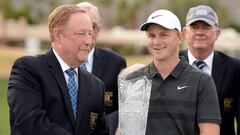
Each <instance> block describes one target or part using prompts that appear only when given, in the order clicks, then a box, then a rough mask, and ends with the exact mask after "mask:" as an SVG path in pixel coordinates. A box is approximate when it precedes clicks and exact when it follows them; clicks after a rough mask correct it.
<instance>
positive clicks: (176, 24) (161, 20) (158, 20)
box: [140, 9, 181, 32]
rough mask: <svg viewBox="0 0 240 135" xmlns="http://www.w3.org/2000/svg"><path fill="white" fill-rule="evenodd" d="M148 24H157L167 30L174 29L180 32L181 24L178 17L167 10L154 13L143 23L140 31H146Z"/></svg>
mask: <svg viewBox="0 0 240 135" xmlns="http://www.w3.org/2000/svg"><path fill="white" fill-rule="evenodd" d="M150 24H157V25H160V26H162V27H165V28H167V29H176V30H177V31H179V32H181V23H180V21H179V19H178V17H177V16H176V15H175V14H173V13H172V12H171V11H169V10H165V9H160V10H157V11H154V12H153V13H152V14H151V15H150V16H149V17H148V19H147V21H146V22H145V23H143V24H142V25H141V26H140V30H141V31H146V30H147V28H148V26H149V25H150Z"/></svg>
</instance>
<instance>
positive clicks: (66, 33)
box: [57, 12, 93, 67]
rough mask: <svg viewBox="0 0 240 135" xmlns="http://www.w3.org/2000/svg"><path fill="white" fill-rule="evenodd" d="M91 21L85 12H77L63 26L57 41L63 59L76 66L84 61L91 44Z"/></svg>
mask: <svg viewBox="0 0 240 135" xmlns="http://www.w3.org/2000/svg"><path fill="white" fill-rule="evenodd" d="M92 33H93V28H92V23H91V20H90V18H89V17H88V15H87V14H85V13H81V12H77V13H74V14H72V15H71V16H70V18H69V20H68V22H67V23H66V25H65V26H63V28H62V30H61V32H60V34H59V36H58V38H57V39H58V40H59V41H57V42H59V44H58V48H59V52H58V53H60V54H61V56H63V60H65V62H67V63H71V65H74V66H76V67H78V66H79V65H80V64H81V63H82V62H84V61H85V60H86V59H87V57H88V53H89V51H90V46H91V45H92Z"/></svg>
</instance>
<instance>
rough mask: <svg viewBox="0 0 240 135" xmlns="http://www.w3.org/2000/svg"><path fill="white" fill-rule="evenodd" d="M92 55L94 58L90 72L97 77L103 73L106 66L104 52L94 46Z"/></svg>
mask: <svg viewBox="0 0 240 135" xmlns="http://www.w3.org/2000/svg"><path fill="white" fill-rule="evenodd" d="M93 56H94V59H93V68H92V74H94V75H95V76H97V77H98V78H101V77H102V74H103V70H104V68H105V66H106V60H105V58H104V54H103V53H102V52H101V50H100V49H99V48H97V47H96V48H95V51H94V54H93Z"/></svg>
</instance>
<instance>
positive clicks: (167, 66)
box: [153, 57, 180, 80]
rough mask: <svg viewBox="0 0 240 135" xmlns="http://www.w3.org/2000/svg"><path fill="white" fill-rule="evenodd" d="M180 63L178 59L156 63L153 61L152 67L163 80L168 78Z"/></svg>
mask: <svg viewBox="0 0 240 135" xmlns="http://www.w3.org/2000/svg"><path fill="white" fill-rule="evenodd" d="M179 61H180V59H179V57H177V58H174V59H171V60H167V61H157V60H154V62H153V63H154V66H155V67H156V68H157V70H158V72H159V73H160V74H161V76H162V78H163V80H164V79H166V78H167V77H168V75H169V74H170V73H171V72H172V71H173V69H174V68H175V67H176V66H177V64H178V62H179Z"/></svg>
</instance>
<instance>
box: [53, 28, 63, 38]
mask: <svg viewBox="0 0 240 135" xmlns="http://www.w3.org/2000/svg"><path fill="white" fill-rule="evenodd" d="M61 34H62V31H61V30H60V29H59V28H54V29H53V40H55V41H60V36H61Z"/></svg>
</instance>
